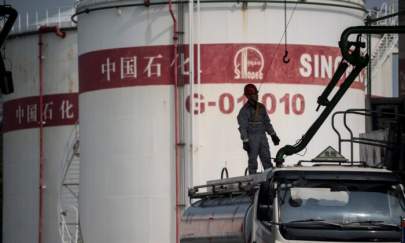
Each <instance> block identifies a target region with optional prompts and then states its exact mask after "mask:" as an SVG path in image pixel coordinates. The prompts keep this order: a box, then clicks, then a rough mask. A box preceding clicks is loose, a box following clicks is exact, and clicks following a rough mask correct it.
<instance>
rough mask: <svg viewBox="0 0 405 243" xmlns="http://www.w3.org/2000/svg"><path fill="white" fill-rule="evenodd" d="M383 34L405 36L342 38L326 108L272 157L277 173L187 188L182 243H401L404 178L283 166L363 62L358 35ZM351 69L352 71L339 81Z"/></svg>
mask: <svg viewBox="0 0 405 243" xmlns="http://www.w3.org/2000/svg"><path fill="white" fill-rule="evenodd" d="M382 33H405V26H357V27H350V28H348V29H346V30H345V31H344V32H343V33H342V35H341V39H340V42H339V47H340V49H341V53H342V57H343V59H342V62H341V63H340V64H339V66H338V68H337V70H336V72H335V74H334V75H333V77H332V79H331V81H330V83H329V84H328V86H327V87H326V88H325V90H324V91H323V93H322V94H321V95H320V96H319V98H318V108H317V110H318V109H319V108H320V107H322V106H324V109H323V110H322V112H321V113H320V115H319V117H318V118H317V119H316V120H315V121H314V123H313V124H312V125H311V126H310V127H309V129H308V130H307V132H306V133H305V134H304V135H303V136H302V138H301V139H299V141H298V142H297V143H296V144H294V145H286V146H284V147H282V148H281V149H280V150H279V151H278V152H277V155H276V158H275V159H274V161H275V163H276V167H275V168H270V169H268V170H265V171H264V172H263V173H260V174H254V175H246V176H242V177H234V178H227V179H222V180H218V181H208V182H207V183H206V184H205V185H201V186H195V187H192V188H190V189H189V193H188V194H189V198H190V200H191V202H192V203H191V206H190V207H188V208H187V209H186V210H185V211H184V214H183V217H182V222H181V238H180V241H181V242H182V243H310V242H345V243H349V242H400V241H402V242H405V241H403V239H402V240H401V238H402V237H403V234H402V230H401V225H405V224H403V222H402V217H403V216H404V215H405V200H404V189H403V186H402V184H401V176H402V178H404V173H402V174H401V173H397V172H392V171H390V170H387V169H385V168H384V167H378V168H377V167H371V166H368V165H367V164H368V163H367V161H365V162H354V161H353V160H351V161H346V160H340V159H339V160H337V161H333V160H319V159H317V160H312V161H300V162H298V163H296V164H295V165H293V166H284V164H283V163H284V159H285V157H286V156H289V155H292V154H296V153H299V152H300V151H302V150H303V149H305V148H306V146H307V144H308V143H309V142H310V141H311V139H312V138H313V136H314V135H315V134H316V132H317V131H318V130H319V128H320V127H321V125H322V124H323V123H324V122H325V120H326V118H327V117H328V116H329V115H330V113H331V112H332V110H333V109H334V107H335V106H336V104H337V103H338V102H339V101H340V99H341V98H342V97H343V95H344V94H345V92H346V91H347V90H348V88H349V87H350V86H351V84H352V83H353V81H354V80H355V78H356V77H357V76H358V75H359V74H360V73H361V72H362V70H363V69H364V68H365V67H366V66H367V65H368V63H369V57H368V55H367V54H364V52H363V50H362V49H364V48H365V43H363V42H362V41H361V40H362V34H382ZM351 34H357V39H356V40H355V41H353V40H351V41H349V36H350V35H351ZM349 66H352V67H351V71H350V74H349V75H347V76H346V78H345V79H344V80H343V81H342V82H340V81H341V79H342V78H343V76H344V74H346V72H347V71H349V69H348V68H349ZM334 90H335V92H333V91H334ZM331 93H334V96H333V97H332V98H329V95H330V94H331ZM308 162H309V166H307V164H308ZM400 175H401V176H400ZM196 200H197V201H196ZM401 235H402V237H401Z"/></svg>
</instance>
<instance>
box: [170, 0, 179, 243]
mask: <svg viewBox="0 0 405 243" xmlns="http://www.w3.org/2000/svg"><path fill="white" fill-rule="evenodd" d="M169 12H170V15H171V17H172V20H173V56H174V61H173V79H174V133H175V135H174V137H175V139H174V140H175V141H174V142H175V146H176V147H175V157H176V159H175V160H176V162H175V163H176V243H179V242H180V174H181V173H180V146H181V144H180V132H179V131H180V129H179V124H180V119H179V117H180V115H179V94H178V89H177V86H178V74H177V70H178V64H177V59H178V53H177V41H178V36H177V19H176V16H175V15H174V12H173V5H172V0H169Z"/></svg>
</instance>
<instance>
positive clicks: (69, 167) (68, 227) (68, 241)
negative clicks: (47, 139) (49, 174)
mask: <svg viewBox="0 0 405 243" xmlns="http://www.w3.org/2000/svg"><path fill="white" fill-rule="evenodd" d="M79 141H80V140H79V127H78V125H76V126H75V127H74V129H73V130H72V133H71V136H70V138H69V139H68V143H67V144H66V154H65V157H64V159H63V165H62V168H61V173H60V178H61V180H60V185H59V201H58V207H57V208H58V215H59V234H60V238H61V242H62V243H79V242H80V237H79V236H80V232H79V231H80V229H79V211H78V207H79V195H78V194H79V183H80V168H79V166H80V144H79Z"/></svg>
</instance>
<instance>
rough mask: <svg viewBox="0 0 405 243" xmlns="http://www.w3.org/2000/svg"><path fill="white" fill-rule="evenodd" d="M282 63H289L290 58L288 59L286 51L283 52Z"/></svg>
mask: <svg viewBox="0 0 405 243" xmlns="http://www.w3.org/2000/svg"><path fill="white" fill-rule="evenodd" d="M283 62H284V63H285V64H287V63H289V62H290V58H288V51H287V50H285V52H284V56H283Z"/></svg>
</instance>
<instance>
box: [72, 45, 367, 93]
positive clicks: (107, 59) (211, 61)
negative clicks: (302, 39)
mask: <svg viewBox="0 0 405 243" xmlns="http://www.w3.org/2000/svg"><path fill="white" fill-rule="evenodd" d="M187 50H188V48H187V47H186V48H185V51H186V53H185V54H184V57H183V56H179V57H177V58H179V59H180V60H183V61H182V62H183V63H185V64H184V65H183V66H180V67H179V69H180V70H181V73H180V74H181V75H183V76H184V80H187V76H188V63H189V61H188V53H187V52H188V51H187ZM288 51H289V52H288V53H289V58H290V60H291V61H290V62H289V63H288V64H284V63H283V55H284V52H283V50H282V48H278V46H277V45H275V44H204V45H201V81H202V83H204V84H211V83H212V84H217V83H218V84H222V83H275V84H305V85H326V84H327V83H329V81H330V79H331V78H332V75H333V73H334V71H335V70H336V68H337V66H338V64H339V62H340V60H341V56H340V50H339V49H338V48H336V47H327V46H309V45H289V49H288ZM195 56H196V55H195ZM173 59H174V57H173V48H172V46H170V45H164V46H144V47H131V48H118V49H108V50H100V51H94V52H90V53H86V54H83V55H81V56H80V57H79V80H80V92H87V91H92V90H99V89H109V88H120V87H128V86H137V85H169V84H173V64H174V62H173ZM182 62H180V61H179V63H182ZM195 63H196V62H195ZM352 88H356V89H364V72H363V73H362V74H361V75H360V77H359V78H358V79H357V80H356V81H355V82H354V83H353V85H352Z"/></svg>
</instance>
